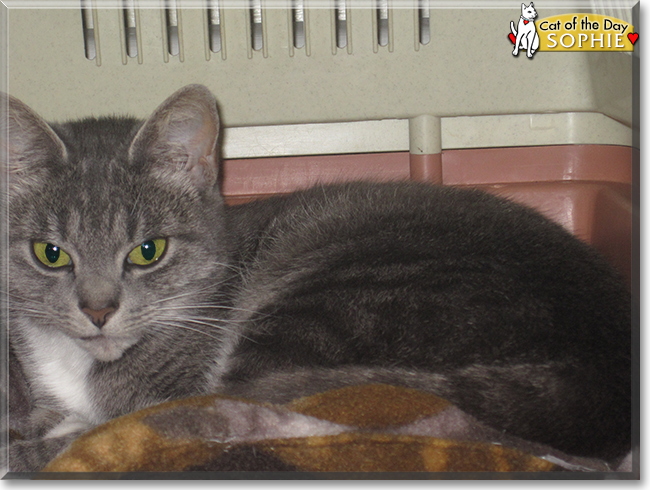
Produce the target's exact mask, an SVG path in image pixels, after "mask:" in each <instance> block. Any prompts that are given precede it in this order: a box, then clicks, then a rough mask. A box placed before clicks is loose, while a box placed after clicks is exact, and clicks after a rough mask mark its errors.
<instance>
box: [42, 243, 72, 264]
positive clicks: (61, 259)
mask: <svg viewBox="0 0 650 490" xmlns="http://www.w3.org/2000/svg"><path fill="white" fill-rule="evenodd" d="M34 254H35V255H36V258H37V259H38V260H39V261H40V262H41V263H42V264H44V265H46V266H48V267H63V266H65V265H70V264H71V263H72V260H70V256H69V255H68V254H67V253H65V252H64V251H63V250H61V248H60V247H58V246H57V245H54V244H52V243H46V242H35V243H34Z"/></svg>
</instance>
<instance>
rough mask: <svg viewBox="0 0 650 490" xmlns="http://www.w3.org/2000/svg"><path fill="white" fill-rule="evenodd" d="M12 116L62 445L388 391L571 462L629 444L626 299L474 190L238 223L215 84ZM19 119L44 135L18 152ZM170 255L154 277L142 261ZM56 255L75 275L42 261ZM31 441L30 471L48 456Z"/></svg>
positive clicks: (34, 384)
mask: <svg viewBox="0 0 650 490" xmlns="http://www.w3.org/2000/svg"><path fill="white" fill-rule="evenodd" d="M14 104H15V107H14V108H13V112H12V110H10V114H14V117H13V119H10V126H9V129H10V138H9V147H10V157H9V170H10V188H11V189H12V191H11V192H12V194H11V208H10V215H11V222H10V230H11V234H10V240H11V244H10V245H11V246H10V264H11V265H10V299H11V306H12V307H11V318H10V336H11V343H12V347H13V349H14V350H15V351H16V353H17V356H18V358H19V360H20V362H21V364H22V366H23V369H24V371H25V373H26V377H27V379H28V381H29V383H30V386H31V390H32V395H33V399H34V405H35V406H37V407H39V406H40V407H41V412H43V413H45V415H43V413H40V414H38V413H37V415H35V417H34V418H35V420H36V421H37V422H36V425H37V426H38V427H37V430H36V432H39V431H40V433H39V434H37V435H39V436H43V435H45V436H46V437H47V438H49V441H51V444H52V446H53V447H55V448H59V446H61V445H63V444H64V442H61V441H66V440H67V439H66V438H68V439H69V438H70V437H71V435H70V433H72V434H73V435H74V433H75V431H77V430H83V428H84V427H85V426H92V425H94V424H97V423H100V422H102V421H105V420H107V419H109V418H112V417H115V416H118V415H122V414H124V413H128V412H131V411H133V410H136V409H138V408H141V407H144V406H147V405H151V404H153V403H158V402H161V401H164V400H168V399H174V398H179V397H183V396H190V395H196V394H203V393H210V392H215V391H220V392H224V393H232V394H237V395H243V396H249V397H254V398H256V399H261V400H269V401H282V400H286V399H290V398H292V397H294V396H297V395H303V394H309V393H313V392H317V391H319V390H322V389H326V388H328V387H334V386H342V385H345V384H351V383H358V382H364V381H371V382H375V381H376V382H392V383H398V384H403V385H407V386H413V387H417V388H421V389H427V390H430V391H433V392H435V393H438V394H440V395H442V396H445V397H447V398H449V399H450V400H452V401H453V402H455V403H457V404H458V405H459V406H460V407H461V408H463V409H465V410H466V411H468V412H470V413H472V414H473V415H475V416H477V417H478V418H479V419H480V420H483V421H484V422H486V423H488V424H490V425H493V426H494V427H496V428H498V429H500V430H505V431H507V432H509V433H511V434H514V435H517V436H520V437H524V438H529V439H532V440H536V441H539V442H544V443H548V444H550V445H553V446H555V447H557V448H559V449H561V450H564V451H566V452H571V453H575V454H582V455H590V456H601V457H608V458H612V457H616V456H618V455H620V454H622V453H623V452H625V451H626V450H627V449H629V444H630V417H631V413H630V412H631V401H630V389H631V387H630V383H631V368H630V338H631V334H630V329H631V327H630V312H629V308H630V305H629V294H628V293H627V292H626V290H625V288H624V287H622V286H621V285H620V283H619V282H618V279H617V277H616V275H615V274H614V273H613V272H612V271H611V270H610V268H609V267H608V266H607V265H606V264H605V262H604V261H603V260H602V259H601V258H600V257H599V256H598V255H597V254H596V253H595V252H593V251H592V250H591V249H590V248H589V247H587V246H586V245H584V244H582V243H581V242H579V241H578V240H576V239H574V238H572V237H571V236H570V235H569V234H568V233H567V232H565V231H564V230H563V229H562V228H561V227H560V226H559V225H555V224H552V223H550V222H549V221H547V220H545V219H544V218H542V217H541V216H540V215H538V214H537V213H534V212H532V211H530V210H528V209H526V208H523V207H521V206H518V205H516V204H514V203H511V202H508V201H503V200H501V199H497V198H495V197H492V196H488V195H486V194H484V193H481V192H478V191H464V190H458V189H451V188H443V187H432V186H428V185H418V184H406V183H401V184H383V185H377V184H363V183H356V184H344V185H338V186H329V187H328V186H326V187H317V188H314V189H310V190H306V191H301V192H298V193H295V194H292V195H289V196H284V197H275V198H270V199H266V200H262V201H259V202H253V203H249V204H246V205H242V206H235V207H227V206H224V204H223V202H222V199H221V196H220V194H219V192H218V190H217V188H216V172H217V170H216V168H217V163H216V156H215V152H216V149H215V139H216V134H217V127H218V123H217V120H216V110H215V107H214V101H213V99H212V97H211V95H209V94H208V93H207V91H206V90H205V89H202V88H200V87H188V88H186V89H184V90H183V91H179V92H178V93H177V94H175V95H174V96H172V97H171V98H170V99H168V101H166V102H165V103H164V104H163V105H162V106H161V108H159V110H158V111H157V112H156V113H154V115H153V116H152V117H151V118H150V119H149V120H148V121H147V122H146V123H145V124H144V125H142V123H140V122H137V121H135V120H130V119H119V120H118V119H105V120H99V121H97V120H88V121H84V122H77V123H68V124H64V125H59V126H53V127H54V131H52V130H49V129H48V128H47V127H44V126H43V125H44V124H45V123H42V122H40V121H39V120H38V119H35V117H36V116H35V115H34V114H33V113H31V112H30V111H29V110H28V109H27V108H25V107H24V106H22V105H20V103H17V102H14ZM192 114H195V117H192ZM13 122H15V123H16V124H15V125H14V126H13V130H14V131H16V128H17V127H18V126H20V127H21V128H25V127H27V128H29V127H31V128H32V131H25V130H24V129H23V131H22V135H23V136H22V137H16V138H15V139H13V140H12V136H11V130H12V123H13ZM55 133H56V135H55ZM28 137H29V138H28ZM28 139H29V141H28V142H27V140H28ZM28 149H32V150H31V151H28ZM27 154H28V155H29V158H24V157H22V158H21V157H19V158H16V157H15V155H19V156H20V155H27ZM12 155H14V157H13V160H12ZM35 162H36V163H35ZM18 169H20V170H18ZM12 172H13V173H12ZM12 178H13V182H12V180H11V179H12ZM161 238H164V239H166V245H165V249H164V253H163V254H162V255H161V256H160V257H159V258H158V259H157V260H154V262H151V263H150V264H148V265H146V266H139V265H134V264H132V263H130V262H129V260H130V259H127V257H129V258H130V257H131V256H132V255H131V254H132V253H133V251H136V250H139V249H138V244H140V243H144V242H146V241H148V240H154V239H161ZM41 242H42V243H54V244H56V245H57V246H58V247H60V249H61V250H63V251H65V252H67V254H69V255H70V263H69V264H68V265H65V266H63V267H61V268H51V267H49V266H47V264H41V263H39V260H37V258H36V257H35V255H34V252H33V251H32V250H31V248H32V247H35V245H34V243H41ZM147 243H149V242H147ZM151 243H152V242H151ZM156 243H157V244H158V243H159V242H156ZM143 250H144V249H143ZM50 252H51V250H50ZM48 257H50V256H49V255H48ZM57 257H58V256H57ZM40 260H41V262H42V261H43V260H42V259H40ZM35 412H38V410H36V411H35ZM62 419H64V420H63V422H61V420H62ZM84 424H85V425H84ZM57 441H58V442H57ZM41 442H42V441H41ZM27 446H29V444H25V445H24V447H23V448H22V449H21V446H20V444H18V445H16V446H15V448H16V449H15V451H14V453H13V454H14V455H15V456H14V457H16V458H18V457H21V455H22V456H23V457H25V458H26V459H27V460H30V458H32V457H33V456H34V455H33V453H34V452H35V451H36V450H37V449H42V448H41V446H39V445H32V446H31V447H27ZM34 458H35V459H37V458H36V457H34ZM10 463H11V464H13V463H12V462H11V461H10ZM34 464H36V463H34ZM41 464H42V463H41ZM27 466H28V465H27ZM15 467H16V468H18V469H22V468H24V466H21V463H20V462H17V463H16V466H15Z"/></svg>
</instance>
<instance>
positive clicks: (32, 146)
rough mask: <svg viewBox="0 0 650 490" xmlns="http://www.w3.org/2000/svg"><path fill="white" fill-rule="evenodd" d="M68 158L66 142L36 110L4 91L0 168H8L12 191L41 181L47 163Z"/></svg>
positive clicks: (1, 96)
mask: <svg viewBox="0 0 650 490" xmlns="http://www.w3.org/2000/svg"><path fill="white" fill-rule="evenodd" d="M66 157H67V150H66V148H65V145H64V144H63V142H62V141H61V139H60V138H59V137H58V136H57V135H56V133H55V132H54V131H53V130H52V128H51V127H50V126H49V125H48V124H47V123H46V122H45V121H44V120H43V119H42V118H41V117H40V116H39V115H38V114H36V112H34V111H33V110H32V109H30V108H29V107H28V106H27V105H25V104H24V103H22V102H21V101H20V100H18V99H16V98H15V97H12V96H10V95H7V94H4V93H0V171H3V172H4V171H7V174H8V179H9V188H10V189H11V190H14V191H21V190H26V189H28V188H29V187H30V186H31V185H32V184H36V183H38V182H41V181H42V176H43V174H44V173H45V171H46V170H45V162H46V161H47V160H51V159H65V158H66Z"/></svg>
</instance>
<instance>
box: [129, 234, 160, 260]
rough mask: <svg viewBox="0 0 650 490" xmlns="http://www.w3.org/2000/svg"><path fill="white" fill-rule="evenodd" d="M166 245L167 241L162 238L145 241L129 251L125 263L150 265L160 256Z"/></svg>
mask: <svg viewBox="0 0 650 490" xmlns="http://www.w3.org/2000/svg"><path fill="white" fill-rule="evenodd" d="M166 245H167V240H165V239H164V238H157V239H156V240H147V241H146V242H143V243H142V244H140V245H138V246H137V247H135V248H134V249H133V250H131V253H129V256H128V257H127V259H126V261H127V262H128V263H129V264H135V265H151V264H153V263H154V262H156V261H157V260H158V259H159V258H160V257H161V256H162V254H163V252H164V251H165V246H166Z"/></svg>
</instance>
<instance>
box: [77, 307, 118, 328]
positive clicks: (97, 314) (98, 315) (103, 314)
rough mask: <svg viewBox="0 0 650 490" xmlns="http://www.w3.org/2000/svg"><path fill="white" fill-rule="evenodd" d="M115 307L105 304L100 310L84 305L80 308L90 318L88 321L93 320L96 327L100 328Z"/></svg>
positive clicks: (113, 311)
mask: <svg viewBox="0 0 650 490" xmlns="http://www.w3.org/2000/svg"><path fill="white" fill-rule="evenodd" d="M116 309H117V308H116V307H114V306H107V307H105V308H102V309H100V310H93V309H92V308H88V307H85V308H81V311H83V312H84V313H85V314H86V316H87V317H88V318H90V321H91V322H93V323H94V324H95V326H96V327H97V328H102V327H103V326H104V325H105V324H106V322H107V321H108V319H109V317H110V316H111V315H112V314H113V313H115V310H116Z"/></svg>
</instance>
